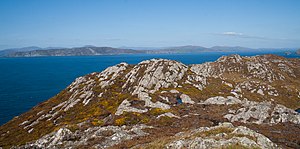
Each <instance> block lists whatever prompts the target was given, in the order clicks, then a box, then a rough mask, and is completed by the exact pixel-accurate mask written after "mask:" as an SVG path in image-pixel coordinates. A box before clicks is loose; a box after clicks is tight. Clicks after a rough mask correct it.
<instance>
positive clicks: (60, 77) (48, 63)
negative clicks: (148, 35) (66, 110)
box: [0, 52, 300, 125]
mask: <svg viewBox="0 0 300 149" xmlns="http://www.w3.org/2000/svg"><path fill="white" fill-rule="evenodd" d="M269 53H270V52H269ZM230 54H233V53H222V52H217V53H216V52H214V53H199V54H147V55H146V54H144V55H109V56H79V57H33V58H0V125H2V124H4V123H6V122H7V121H9V120H10V119H12V118H13V117H14V116H17V115H20V114H22V113H23V112H26V111H28V110H29V109H30V108H32V107H33V106H35V105H36V104H38V103H40V102H43V101H45V100H47V99H49V98H50V97H52V96H54V95H56V94H57V93H59V92H60V91H61V90H63V89H64V88H65V87H67V86H68V85H69V84H70V83H71V82H72V81H73V80H74V79H75V78H77V77H79V76H83V75H85V74H88V73H91V72H100V71H102V70H104V69H105V68H107V67H109V66H112V65H115V64H118V63H120V62H127V63H129V64H137V63H138V62H140V61H142V60H146V59H151V58H165V59H172V60H177V61H180V62H182V63H184V64H199V63H203V62H208V61H215V60H216V59H218V58H219V57H220V56H222V55H230ZM239 54H240V55H244V56H245V55H247V56H252V55H258V54H266V53H263V52H257V53H239ZM272 54H277V55H281V56H285V55H284V53H283V52H278V53H272ZM285 57H289V58H300V56H296V55H288V56H285Z"/></svg>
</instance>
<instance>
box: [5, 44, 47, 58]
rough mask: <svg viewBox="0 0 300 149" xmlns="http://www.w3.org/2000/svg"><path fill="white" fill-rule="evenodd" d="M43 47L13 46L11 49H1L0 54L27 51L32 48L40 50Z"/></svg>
mask: <svg viewBox="0 0 300 149" xmlns="http://www.w3.org/2000/svg"><path fill="white" fill-rule="evenodd" d="M40 49H42V48H40V47H36V46H30V47H23V48H11V49H4V50H1V51H0V56H6V55H9V54H12V53H15V52H25V51H32V50H40Z"/></svg>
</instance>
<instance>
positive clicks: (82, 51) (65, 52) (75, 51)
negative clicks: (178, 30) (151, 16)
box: [7, 46, 144, 57]
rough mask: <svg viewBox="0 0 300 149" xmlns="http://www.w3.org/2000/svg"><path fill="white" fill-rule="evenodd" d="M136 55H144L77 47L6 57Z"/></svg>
mask: <svg viewBox="0 0 300 149" xmlns="http://www.w3.org/2000/svg"><path fill="white" fill-rule="evenodd" d="M138 53H144V52H143V51H138V50H131V49H119V48H111V47H94V46H85V47H77V48H62V49H50V50H33V51H26V52H15V53H11V54H9V55H7V56H8V57H36V56H84V55H113V54H138Z"/></svg>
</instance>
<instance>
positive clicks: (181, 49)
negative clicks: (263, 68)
mask: <svg viewBox="0 0 300 149" xmlns="http://www.w3.org/2000/svg"><path fill="white" fill-rule="evenodd" d="M291 50H292V51H295V50H296V49H288V48H260V49H252V48H247V47H239V46H236V47H230V46H214V47H211V48H206V47H202V46H192V45H188V46H177V47H160V48H155V47H120V48H112V47H96V46H90V45H89V46H83V47H75V48H61V47H48V48H40V47H36V46H32V47H24V48H14V49H6V50H2V51H0V56H1V57H37V56H87V55H116V54H174V53H200V52H213V51H216V52H251V51H291ZM299 53H300V52H299Z"/></svg>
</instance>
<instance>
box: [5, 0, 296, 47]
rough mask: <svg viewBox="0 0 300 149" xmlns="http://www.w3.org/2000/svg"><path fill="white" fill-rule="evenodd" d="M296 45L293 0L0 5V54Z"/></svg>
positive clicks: (39, 0) (10, 0)
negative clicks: (27, 50)
mask: <svg viewBox="0 0 300 149" xmlns="http://www.w3.org/2000/svg"><path fill="white" fill-rule="evenodd" d="M33 45H34V46H41V47H49V46H54V47H62V46H63V47H73V46H83V45H96V46H113V47H120V46H135V47H139V46H150V47H159V46H178V45H201V46H206V47H210V46H215V45H227V46H246V47H252V48H257V47H300V0H247V1H246V0H0V49H4V48H11V47H22V46H33Z"/></svg>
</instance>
